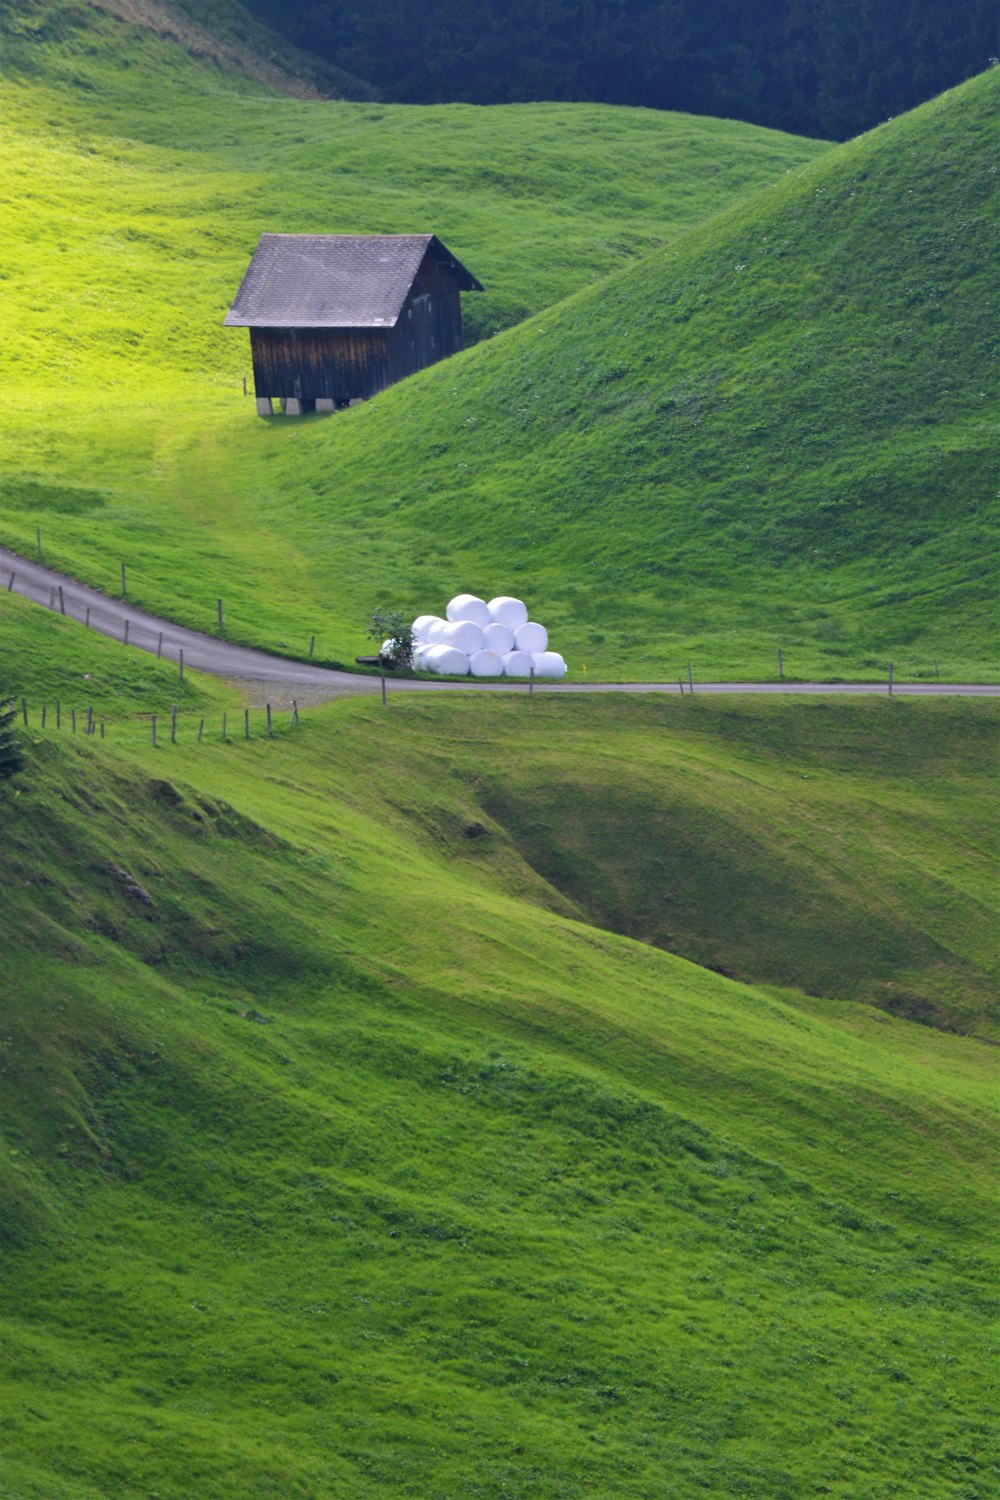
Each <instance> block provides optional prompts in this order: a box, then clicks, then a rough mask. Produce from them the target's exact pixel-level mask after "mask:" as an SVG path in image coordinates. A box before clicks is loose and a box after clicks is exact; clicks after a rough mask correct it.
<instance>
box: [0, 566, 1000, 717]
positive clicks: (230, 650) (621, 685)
mask: <svg viewBox="0 0 1000 1500" xmlns="http://www.w3.org/2000/svg"><path fill="white" fill-rule="evenodd" d="M0 590H7V591H9V592H12V593H15V594H20V595H21V596H22V597H23V598H25V599H31V600H33V601H34V602H35V603H36V604H41V605H43V606H44V607H46V608H48V609H54V610H56V611H57V612H59V613H62V614H64V615H66V616H68V617H70V618H72V619H74V620H80V621H83V622H86V623H87V624H89V626H90V628H91V630H97V631H99V632H100V633H101V634H102V635H107V636H111V637H112V638H113V639H115V640H119V641H123V640H126V639H127V642H128V644H129V645H130V646H134V647H136V648H137V649H138V650H140V651H149V652H151V653H152V654H153V655H154V656H163V657H165V658H167V659H168V660H170V661H175V662H178V663H180V660H181V653H182V652H183V661H184V666H185V668H187V667H192V668H194V669H195V670H196V671H199V672H210V673H212V674H213V675H214V676H216V677H230V678H238V679H242V680H244V681H254V682H268V683H275V684H278V685H280V686H281V687H284V688H305V689H311V690H312V691H314V692H320V693H322V692H324V691H326V692H328V693H331V694H332V693H344V692H353V693H377V692H379V691H380V684H379V680H378V678H377V677H365V676H361V675H359V674H357V673H354V672H338V671H334V670H333V669H332V668H330V667H316V666H311V665H310V664H309V663H308V662H298V661H288V660H286V659H285V658H284V657H281V656H272V655H270V654H269V653H268V652H266V651H255V650H253V649H252V648H251V647H249V646H236V645H233V644H232V643H231V642H229V641H225V640H218V639H216V638H215V637H214V636H210V635H202V634H201V633H200V632H199V631H197V630H188V629H186V627H185V626H183V625H175V624H173V623H172V622H171V621H170V620H161V619H158V618H157V617H156V616H155V615H149V614H146V613H145V612H144V611H143V610H141V609H136V608H135V607H134V606H133V605H131V604H129V603H128V601H127V600H125V599H112V598H110V596H109V595H107V594H102V593H100V592H99V591H98V590H97V589H91V588H87V587H86V586H85V585H84V584H82V583H77V582H76V581H75V579H72V578H67V577H65V576H64V575H63V574H61V573H56V572H54V571H53V570H52V569H51V568H46V567H44V566H43V565H42V564H41V563H38V562H31V561H30V560H29V559H28V558H25V557H21V556H20V555H19V554H18V553H16V552H9V551H7V549H6V548H4V547H0ZM126 631H127V635H126ZM535 687H536V689H537V690H539V691H542V690H544V691H545V692H546V693H680V692H682V691H686V690H687V689H686V686H685V688H684V689H682V688H681V685H680V683H678V682H676V681H674V682H553V681H550V680H539V681H537V682H536V684H535ZM470 689H472V690H474V691H476V692H500V693H509V692H512V691H521V692H523V691H526V684H518V686H517V687H516V688H515V685H514V684H513V683H512V682H509V681H504V679H503V678H500V679H498V680H491V679H483V678H479V679H475V680H473V679H466V680H464V681H450V682H445V681H442V682H433V681H427V680H425V679H418V678H406V677H400V678H393V679H392V690H393V692H432V693H440V692H456V691H457V692H468V691H469V690H470ZM695 691H696V692H698V693H830V694H833V693H836V694H852V695H855V694H866V695H874V694H885V693H886V691H887V685H886V684H885V683H881V682H861V683H848V682H837V683H828V682H696V683H695ZM893 692H894V694H896V695H898V696H900V697H903V696H906V697H941V696H950V695H960V696H963V697H972V698H984V697H996V696H998V695H1000V686H998V685H995V684H988V685H969V684H964V683H943V682H940V683H939V682H934V683H930V682H921V683H896V684H894V686H893Z"/></svg>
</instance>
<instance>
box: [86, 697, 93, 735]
mask: <svg viewBox="0 0 1000 1500" xmlns="http://www.w3.org/2000/svg"><path fill="white" fill-rule="evenodd" d="M93 732H94V708H93V704H91V703H88V704H87V727H86V729H85V730H84V734H93Z"/></svg>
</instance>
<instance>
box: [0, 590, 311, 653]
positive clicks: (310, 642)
mask: <svg viewBox="0 0 1000 1500" xmlns="http://www.w3.org/2000/svg"><path fill="white" fill-rule="evenodd" d="M11 576H13V575H11ZM315 650H316V637H315V636H314V635H311V636H310V637H309V660H310V661H312V655H313V652H314V651H315Z"/></svg>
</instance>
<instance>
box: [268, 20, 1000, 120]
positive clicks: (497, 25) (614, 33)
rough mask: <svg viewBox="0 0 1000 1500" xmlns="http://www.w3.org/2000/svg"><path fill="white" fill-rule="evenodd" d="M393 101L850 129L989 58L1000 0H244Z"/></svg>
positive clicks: (999, 46) (919, 97) (978, 66)
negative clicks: (558, 107) (569, 106)
mask: <svg viewBox="0 0 1000 1500" xmlns="http://www.w3.org/2000/svg"><path fill="white" fill-rule="evenodd" d="M249 7H250V9H251V10H253V11H254V12H256V14H258V15H259V16H260V17H261V18H262V19H263V20H265V21H267V22H268V23H269V24H270V25H271V26H272V27H274V28H275V29H276V30H277V31H279V32H280V33H282V34H283V35H285V36H286V37H288V38H289V39H290V40H291V41H294V42H296V43H298V44H299V45H300V46H302V47H304V48H307V49H308V50H310V51H312V52H316V53H319V54H320V55H321V56H322V57H324V58H326V59H328V60H329V61H330V62H333V63H336V64H338V65H339V66H340V67H343V68H347V69H349V70H350V71H351V72H352V73H355V74H357V75H359V76H360V77H362V78H364V79H366V80H368V81H369V82H370V83H372V84H374V85H375V86H376V87H377V88H379V89H380V90H381V91H382V93H383V94H384V96H385V97H386V98H387V99H392V100H400V101H404V102H409V103H440V102H445V101H449V100H460V101H464V102H469V103H480V104H499V103H510V102H516V101H520V100H537V99H562V100H591V101H594V102H599V103H609V104H633V105H648V106H651V107H653V108H656V109H675V110H687V111H690V112H692V113H695V114H707V115H720V116H726V117H731V118H735V119H741V120H749V121H752V122H754V123H756V124H762V125H770V126H774V127H776V128H779V129H781V130H789V131H795V132H798V133H800V134H805V135H819V136H825V137H828V138H833V139H845V138H847V137H849V136H852V135H856V134H858V133H859V132H861V131H863V130H867V129H869V128H870V127H871V126H873V125H876V124H878V123H879V122H880V121H882V120H885V119H887V118H889V117H890V116H892V115H896V114H899V113H901V112H902V111H904V110H907V109H910V108H912V107H913V106H914V105H916V104H919V103H920V102H921V101H922V100H925V99H927V98H929V97H930V96H931V95H933V94H936V93H938V92H940V91H941V90H942V89H944V88H948V87H950V86H951V85H952V84H955V83H958V82H959V81H961V80H962V79H964V78H967V77H969V76H970V75H971V74H973V73H977V72H979V71H981V70H982V69H983V68H985V67H986V66H988V64H989V62H990V59H991V57H993V56H995V55H996V53H997V51H998V50H1000V44H998V39H997V38H998V27H1000V5H998V3H997V0H476V3H472V4H470V3H469V0H421V3H420V4H416V3H413V0H249Z"/></svg>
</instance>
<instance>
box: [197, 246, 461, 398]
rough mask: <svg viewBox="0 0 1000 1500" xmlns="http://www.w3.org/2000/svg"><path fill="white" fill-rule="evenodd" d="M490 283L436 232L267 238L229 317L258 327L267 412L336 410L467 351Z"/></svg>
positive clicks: (253, 335)
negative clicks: (466, 306)
mask: <svg viewBox="0 0 1000 1500" xmlns="http://www.w3.org/2000/svg"><path fill="white" fill-rule="evenodd" d="M482 290H483V288H482V287H481V286H480V284H479V282H478V281H477V280H476V278H475V277H474V276H473V275H472V274H471V272H469V271H467V270H466V269H465V267H464V266H463V265H462V263H461V261H458V260H456V259H455V257H454V256H453V255H452V254H451V252H450V250H448V249H447V248H446V247H445V246H444V245H442V243H441V241H440V240H439V239H438V238H437V236H436V235H433V234H262V235H261V237H260V243H259V244H258V246H257V249H256V250H255V251H254V255H253V259H252V260H251V262H250V265H249V267H248V268H247V273H246V275H245V276H244V278H243V282H242V284H241V286H240V289H239V291H238V292H237V294H236V300H235V302H234V303H233V305H232V307H231V308H230V309H229V312H228V313H227V315H226V319H225V322H226V326H227V327H229V328H249V330H250V350H251V354H252V356H253V378H254V386H255V390H256V396H257V411H258V413H259V414H260V415H261V416H270V415H271V414H272V413H273V411H274V409H275V408H274V402H275V400H281V401H283V402H284V409H285V412H286V413H287V414H288V415H297V414H298V413H300V412H303V411H334V410H336V408H337V407H339V406H346V405H348V404H349V403H350V402H352V401H363V400H365V399H366V398H367V397H368V396H374V395H375V393H376V392H377V391H381V390H384V389H385V387H386V386H387V385H392V384H393V382H394V381H397V380H402V378H403V376H404V375H412V373H413V372H414V370H422V369H423V368H424V366H425V365H432V364H434V363H435V362H436V361H437V360H439V359H445V358H446V357H447V356H448V355H449V354H455V353H456V352H457V351H458V350H459V349H461V348H463V347H464V344H463V339H462V306H461V296H460V294H461V293H462V292H481V291H482Z"/></svg>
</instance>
